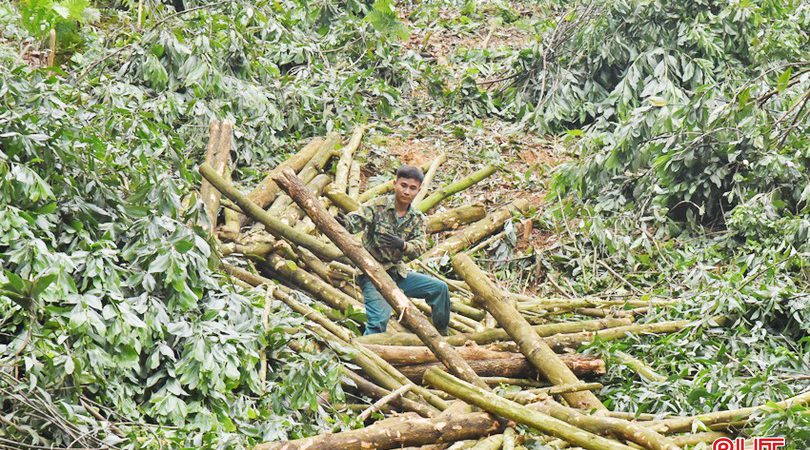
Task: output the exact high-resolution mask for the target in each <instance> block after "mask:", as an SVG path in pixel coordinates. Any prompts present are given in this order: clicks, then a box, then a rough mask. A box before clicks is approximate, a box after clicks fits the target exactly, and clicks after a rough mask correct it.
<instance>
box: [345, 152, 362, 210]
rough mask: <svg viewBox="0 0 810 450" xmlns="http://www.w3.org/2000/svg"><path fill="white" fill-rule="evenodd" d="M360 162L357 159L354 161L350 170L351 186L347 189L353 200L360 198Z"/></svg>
mask: <svg viewBox="0 0 810 450" xmlns="http://www.w3.org/2000/svg"><path fill="white" fill-rule="evenodd" d="M360 175H361V170H360V163H359V162H357V161H352V168H351V171H349V188H348V189H347V193H348V194H349V197H350V198H351V199H352V200H355V201H357V199H358V198H360Z"/></svg>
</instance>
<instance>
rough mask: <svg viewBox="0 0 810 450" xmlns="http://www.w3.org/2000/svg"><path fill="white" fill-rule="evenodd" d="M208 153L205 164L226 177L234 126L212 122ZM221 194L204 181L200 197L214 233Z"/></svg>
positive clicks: (210, 228) (225, 122)
mask: <svg viewBox="0 0 810 450" xmlns="http://www.w3.org/2000/svg"><path fill="white" fill-rule="evenodd" d="M208 131H209V133H208V151H207V152H206V154H205V163H206V164H208V165H210V166H211V167H213V168H214V171H215V172H216V173H217V174H218V175H220V176H225V171H226V169H227V166H228V159H229V158H230V155H231V142H232V141H233V124H232V123H231V122H228V121H224V122H222V123H221V124H220V123H219V122H211V125H210V126H209V128H208ZM220 196H221V194H220V192H219V191H218V190H217V189H216V188H214V186H212V185H211V183H210V182H209V181H208V180H206V179H203V181H202V186H201V187H200V197H202V201H203V204H204V205H205V214H206V216H207V218H208V227H209V230H210V231H211V232H212V233H213V232H214V230H215V229H216V227H217V214H218V213H219V199H220Z"/></svg>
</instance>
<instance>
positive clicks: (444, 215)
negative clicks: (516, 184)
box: [323, 185, 487, 234]
mask: <svg viewBox="0 0 810 450" xmlns="http://www.w3.org/2000/svg"><path fill="white" fill-rule="evenodd" d="M323 195H324V196H325V197H326V198H328V199H329V200H330V201H331V202H332V203H334V204H335V206H337V207H338V208H340V209H341V210H342V211H343V212H347V213H350V212H354V211H357V210H358V209H360V203H358V202H357V201H355V200H354V199H352V198H351V197H350V196H348V195H346V194H344V193H342V192H340V191H339V190H338V189H336V188H334V187H332V185H330V186H327V187H326V188H325V189H324V190H323ZM486 215H487V210H486V208H485V207H484V205H482V204H480V203H475V204H472V205H466V206H461V207H458V208H453V209H450V210H447V211H442V212H439V213H436V214H432V215H430V216H428V217H427V220H426V221H425V225H426V227H427V232H428V233H431V234H432V233H439V232H442V231H447V230H455V229H457V228H458V227H460V226H462V225H466V224H468V223H471V222H476V221H479V220H481V219H483V218H484V217H486Z"/></svg>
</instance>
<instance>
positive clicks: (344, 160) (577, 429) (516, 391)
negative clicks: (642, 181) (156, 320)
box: [199, 122, 810, 450]
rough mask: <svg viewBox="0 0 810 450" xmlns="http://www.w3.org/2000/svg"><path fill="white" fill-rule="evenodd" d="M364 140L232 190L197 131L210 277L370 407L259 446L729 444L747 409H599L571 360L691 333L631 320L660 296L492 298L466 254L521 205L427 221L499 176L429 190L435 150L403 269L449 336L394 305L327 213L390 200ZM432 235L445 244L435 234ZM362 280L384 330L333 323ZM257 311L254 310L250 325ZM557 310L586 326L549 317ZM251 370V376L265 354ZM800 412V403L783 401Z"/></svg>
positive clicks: (610, 448)
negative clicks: (223, 278)
mask: <svg viewBox="0 0 810 450" xmlns="http://www.w3.org/2000/svg"><path fill="white" fill-rule="evenodd" d="M364 132H365V129H364V128H363V127H360V128H357V129H356V130H355V131H354V133H353V134H352V136H351V137H350V138H349V139H348V140H347V142H345V144H344V142H343V140H342V139H341V137H340V136H339V135H337V134H330V135H328V136H326V137H323V138H315V139H313V140H311V141H310V142H309V143H308V144H307V145H305V146H304V147H303V149H302V150H301V151H300V152H298V153H297V154H295V155H293V156H292V157H290V158H289V159H287V160H286V161H284V162H283V163H281V164H279V165H278V166H277V167H276V168H274V169H273V170H271V171H270V173H269V174H268V175H267V176H266V178H264V180H263V181H262V182H261V183H260V184H259V185H258V186H256V187H255V188H254V189H253V190H252V191H250V192H249V193H248V194H243V193H242V192H240V191H239V190H238V189H236V188H235V187H234V186H233V185H232V184H231V183H230V181H229V173H230V172H229V170H228V156H229V153H230V149H231V146H232V138H231V134H232V126H231V125H230V124H229V123H227V122H223V123H213V124H211V127H210V143H209V147H208V153H207V156H206V162H205V163H204V164H202V165H201V166H200V168H199V171H200V173H201V174H202V175H203V177H204V181H203V185H202V187H201V196H202V200H203V202H204V204H205V208H206V212H207V214H208V219H207V223H206V224H205V226H207V227H209V228H210V230H211V232H212V234H213V235H215V236H217V238H218V240H219V241H220V242H221V245H220V250H221V252H222V254H223V255H227V256H228V258H226V260H225V261H235V262H233V263H231V262H223V264H222V269H223V270H224V271H225V272H227V273H228V274H230V275H231V276H232V277H233V278H234V279H235V280H237V281H238V282H240V283H245V284H246V285H250V286H254V287H256V288H259V289H262V290H264V291H266V295H267V297H266V298H268V299H274V300H276V301H279V302H281V303H283V304H285V305H286V306H287V307H289V308H290V309H292V310H293V311H295V312H297V313H299V314H300V315H301V316H303V317H305V318H306V321H305V322H304V326H305V327H306V328H307V329H308V330H309V331H310V332H311V333H312V334H314V335H315V336H318V337H319V338H320V339H321V342H322V343H323V345H329V346H330V347H332V348H333V349H335V351H336V352H337V354H338V355H339V356H340V358H342V359H344V360H345V361H346V362H350V363H351V364H352V365H353V366H354V367H358V368H359V369H357V370H350V369H349V368H347V367H343V368H342V371H343V375H344V377H343V383H344V387H345V389H346V390H347V391H352V392H356V393H358V394H362V395H363V396H365V397H368V398H370V399H372V400H373V403H371V402H370V404H363V405H345V406H346V408H349V409H356V410H359V411H361V412H359V415H358V417H359V419H360V420H359V421H360V422H363V423H364V424H365V425H366V426H365V427H364V428H360V429H355V430H351V431H344V432H338V433H328V434H323V435H319V436H313V437H309V438H305V439H299V440H293V441H285V442H269V443H264V444H260V445H259V446H257V449H262V450H271V449H272V450H276V449H321V450H323V449H341V450H346V449H390V448H421V449H443V448H452V449H462V448H463V449H476V450H483V449H490V450H494V449H501V448H502V449H508V450H511V449H519V448H524V446H523V444H524V443H525V442H526V439H529V438H530V439H531V440H532V441H533V442H535V443H538V444H537V445H540V444H542V445H544V446H545V447H546V448H584V449H592V450H629V449H634V448H643V449H651V450H676V449H681V448H685V447H688V446H691V445H695V444H697V443H701V442H711V441H713V440H715V439H718V438H721V437H725V436H728V435H729V434H728V433H730V432H733V430H734V429H735V427H739V426H741V425H744V424H745V423H746V422H747V420H748V418H749V417H750V416H751V415H752V414H754V413H756V412H757V411H758V409H759V408H747V409H742V410H736V411H721V412H714V413H709V414H705V415H701V416H696V417H660V416H654V415H647V414H633V413H632V412H619V411H610V410H608V408H606V407H605V406H604V405H603V404H602V402H601V401H600V399H599V398H598V397H597V395H595V394H594V391H595V390H599V389H600V388H602V385H601V384H599V383H598V382H595V381H596V380H597V379H598V377H599V376H600V375H601V374H604V372H605V363H604V361H602V360H601V359H599V358H597V357H594V356H590V355H584V354H577V353H576V352H575V350H576V349H577V348H579V347H580V346H581V345H582V344H583V343H587V342H590V341H592V340H594V339H595V338H596V337H597V336H598V338H599V339H601V340H603V341H604V340H613V339H622V338H625V337H627V336H629V335H632V334H644V333H672V332H677V331H680V330H683V329H684V328H686V327H689V326H690V322H688V321H672V322H656V323H647V324H637V323H634V316H635V313H641V312H645V311H647V310H648V309H650V308H655V307H660V306H666V305H670V304H672V303H673V302H672V301H671V300H663V299H645V300H639V299H629V300H621V301H617V300H611V299H601V298H579V299H570V298H556V299H555V298H533V297H528V296H525V295H519V294H515V293H511V292H506V291H504V290H502V289H501V288H500V287H499V286H498V285H497V283H495V282H494V281H493V279H492V277H491V276H490V275H489V274H487V273H485V272H484V271H483V270H482V269H481V268H479V267H478V266H477V265H476V262H475V261H474V260H473V259H472V258H471V257H470V256H469V255H470V254H471V253H472V252H470V251H469V249H470V248H475V247H477V244H478V245H480V243H481V242H482V241H484V242H485V240H486V239H487V238H488V236H491V235H493V234H495V233H497V232H499V231H500V230H502V229H503V227H504V224H505V223H506V222H507V221H508V220H510V219H512V218H513V217H516V216H521V215H523V214H526V213H528V212H529V210H530V206H531V205H529V204H528V202H527V201H525V200H522V199H515V200H514V201H513V202H512V203H510V204H508V205H504V206H502V207H500V208H497V209H495V210H493V211H487V210H486V208H485V207H484V206H483V205H481V204H471V205H466V206H461V207H458V208H454V209H446V210H442V211H439V210H437V206H438V205H439V204H440V203H441V202H442V201H443V200H444V199H446V198H448V197H450V196H452V195H454V194H456V193H458V192H460V191H463V190H464V189H466V188H468V187H469V186H472V185H473V184H475V183H477V182H479V181H481V180H483V179H484V178H486V177H489V176H491V175H493V174H494V173H496V172H497V169H496V168H495V167H493V166H486V167H484V168H483V169H481V170H478V171H477V172H475V173H473V174H471V175H469V176H467V177H465V178H463V179H461V180H459V181H455V182H453V183H450V184H448V185H446V186H442V187H440V188H437V189H433V186H432V184H433V183H432V181H433V178H434V175H435V174H436V170H437V168H438V167H439V165H440V164H442V163H443V162H444V161H445V159H446V156H445V155H444V154H441V155H439V156H438V157H436V158H435V159H434V160H433V161H432V162H431V163H430V164H429V165H427V166H426V167H423V169H424V170H425V172H426V177H425V181H424V182H423V184H422V190H421V191H420V193H419V196H418V197H417V200H416V201H415V202H414V205H415V207H416V208H417V209H419V210H420V211H422V212H425V213H429V215H428V224H427V227H428V232H429V233H431V235H432V236H433V238H434V239H436V240H438V239H437V238H436V236H442V238H441V239H440V242H437V243H436V244H435V245H433V247H432V248H431V249H430V250H429V251H428V252H426V253H425V254H424V255H422V257H420V258H419V259H416V260H414V261H411V262H410V264H411V266H412V267H413V268H414V269H418V270H420V271H423V272H427V273H430V274H432V275H434V276H436V277H439V278H441V279H443V280H445V281H446V282H447V283H448V285H449V287H450V289H451V293H452V296H451V298H452V312H451V319H450V336H449V337H442V336H441V335H439V333H438V332H437V331H436V329H435V328H434V327H433V326H432V324H431V323H430V320H429V319H427V317H426V316H425V312H426V311H428V312H429V307H428V306H427V305H426V304H425V302H424V301H422V300H418V299H410V298H407V297H406V296H405V295H404V294H403V293H402V292H401V291H400V290H399V289H398V288H397V287H396V284H395V283H394V282H393V280H391V278H390V277H389V276H388V274H387V273H386V272H385V271H384V270H383V268H382V267H381V266H380V265H379V264H378V263H377V262H376V261H375V260H374V259H373V258H372V257H371V255H370V254H368V253H367V252H366V250H365V249H364V248H363V247H362V245H361V244H360V243H359V241H358V239H357V237H356V236H352V235H350V234H349V233H348V232H346V230H345V229H343V228H342V227H341V226H340V225H339V224H338V223H337V221H336V220H335V219H334V217H333V216H334V215H335V214H336V213H337V212H338V211H344V212H350V211H354V210H356V209H357V208H358V207H359V206H360V205H362V204H363V203H364V202H367V201H369V200H371V199H373V198H375V197H377V196H379V195H383V194H385V193H387V192H389V191H391V189H392V183H391V182H386V183H382V184H379V185H376V186H372V187H370V188H368V189H366V190H365V191H363V192H361V189H360V187H361V182H360V165H359V163H358V162H357V161H356V160H355V158H354V155H355V153H356V151H357V149H358V148H359V146H360V145H361V142H362V138H363V135H364ZM333 161H334V164H330V163H332V162H333ZM330 167H334V168H335V169H334V175H333V174H331V173H329V172H330V171H331V170H329V169H327V168H330ZM220 219H222V220H220ZM253 223H255V224H256V225H253V226H251V224H253ZM440 232H444V234H443V235H436V233H440ZM465 250H468V252H467V253H465ZM437 258H446V260H449V261H450V262H451V263H452V269H453V272H454V275H453V276H452V278H450V277H449V276H445V275H443V274H441V273H439V272H438V271H437V270H436V269H434V268H433V266H432V265H431V264H430V262H431V260H435V259H437ZM360 273H365V274H366V275H367V276H368V277H369V279H370V280H371V281H372V283H374V285H375V286H376V287H377V289H378V290H379V291H380V293H381V294H382V295H383V297H384V298H385V299H386V301H388V302H389V303H390V304H391V306H392V307H393V309H394V314H395V316H396V319H393V318H392V320H391V322H389V331H388V333H384V334H377V335H371V336H361V335H360V332H359V331H358V330H357V329H356V327H349V326H344V324H345V323H348V321H346V320H345V318H346V317H352V316H354V317H356V314H354V313H356V312H361V311H362V310H363V306H362V295H361V293H360V290H359V288H358V286H357V284H356V282H355V280H356V277H357V276H358V275H359V274H360ZM270 305H271V302H270V301H268V302H267V305H266V306H267V308H266V309H265V312H264V317H263V321H264V323H267V316H268V314H269V311H270ZM571 312H575V313H577V316H579V317H581V316H592V317H593V318H591V319H588V320H577V321H571V320H570V319H569V320H568V321H560V320H559V319H557V317H559V316H560V315H562V314H565V313H571ZM569 316H570V315H569ZM717 322H722V319H720V318H718V319H717ZM289 346H290V348H292V349H293V350H294V351H298V352H306V351H318V349H312V348H308V347H307V346H305V345H303V344H302V343H300V342H298V341H294V340H292V341H290V342H289ZM617 357H619V359H620V360H621V363H622V364H625V365H627V366H628V367H630V368H631V369H632V370H634V371H635V372H636V373H637V374H638V376H640V377H642V378H644V379H646V380H649V381H650V382H663V381H666V377H663V376H662V375H660V374H658V373H656V372H655V371H653V370H652V369H651V368H650V367H648V366H646V365H645V364H644V363H643V362H642V361H640V360H638V359H636V358H633V357H631V356H630V355H625V354H622V355H618V356H617ZM261 364H262V366H261V370H260V376H261V377H262V378H265V377H266V366H267V364H266V357H265V355H262V362H261ZM581 379H585V380H586V381H582V380H581ZM262 381H264V380H262ZM807 402H810V393H805V394H802V395H800V396H798V397H794V398H792V399H789V400H786V401H785V402H782V404H783V405H786V404H798V403H807ZM771 407H772V406H771ZM763 408H764V407H763ZM695 430H698V432H695ZM537 448H539V447H537Z"/></svg>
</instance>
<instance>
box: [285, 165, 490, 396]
mask: <svg viewBox="0 0 810 450" xmlns="http://www.w3.org/2000/svg"><path fill="white" fill-rule="evenodd" d="M276 182H277V183H278V184H279V185H280V186H281V187H282V188H283V189H284V190H285V191H286V192H287V194H288V195H289V196H290V197H292V198H293V199H294V200H295V202H296V203H297V204H298V206H300V207H301V209H303V210H304V211H306V212H307V215H308V216H309V217H310V218H311V219H312V221H313V222H315V224H316V225H317V226H318V229H320V230H321V232H323V234H325V235H326V236H328V237H329V239H331V240H332V242H334V243H335V244H336V245H337V246H338V247H339V248H340V249H341V250H343V252H344V253H345V254H346V256H348V257H349V258H350V259H351V260H352V261H353V262H354V263H355V264H356V265H357V266H358V267H359V268H360V269H362V270H363V272H364V273H365V274H366V276H368V278H369V280H370V281H371V282H372V283H373V284H374V286H375V287H376V288H377V290H378V291H379V292H380V294H382V296H383V298H384V299H385V300H386V301H387V302H388V303H389V304H390V305H391V307H392V308H393V309H394V311H396V314H397V315H398V316H399V317H401V319H402V321H403V322H404V323H405V324H406V325H407V326H408V328H410V329H411V330H412V331H414V333H416V335H417V336H419V338H420V339H421V340H422V342H424V343H425V345H427V346H428V347H430V349H431V350H432V351H433V352H434V353H435V354H436V356H437V357H438V358H439V360H441V361H442V363H444V365H445V366H446V367H447V368H448V369H449V370H450V371H451V372H452V373H454V374H456V375H458V376H459V377H460V378H462V379H464V380H467V381H469V382H472V383H475V384H477V385H479V386H482V387H484V388H487V386H486V384H485V383H484V382H483V381H482V380H481V379H480V378H479V377H478V376H477V375H476V374H475V372H474V371H473V370H472V368H470V366H469V364H467V362H466V361H465V360H464V358H462V357H461V356H460V355H459V354H458V352H456V351H455V349H454V348H453V347H452V346H451V345H449V344H447V343H446V342H445V341H444V339H443V338H442V336H441V335H440V334H439V332H438V331H436V328H434V327H433V324H431V323H430V321H429V320H428V319H427V317H425V316H424V314H422V313H421V312H420V311H419V310H418V309H417V308H416V307H415V306H414V305H413V304H412V303H411V302H410V300H409V299H408V297H406V296H405V294H404V293H403V292H402V291H401V290H399V288H398V287H397V285H396V283H394V280H392V279H391V277H390V276H389V275H388V273H386V271H385V270H384V269H383V267H382V266H381V265H380V263H378V262H377V261H376V260H375V259H374V257H372V256H371V254H369V253H368V251H366V249H365V248H363V246H362V244H360V243H359V242H357V241H356V240H355V239H354V238H353V237H352V235H350V234H349V233H348V232H347V231H346V230H345V229H344V228H343V227H341V226H340V224H338V223H337V221H336V220H335V219H334V218H333V217H332V216H330V215H329V213H328V212H327V211H326V210H325V209H324V208H323V206H322V205H321V204H320V202H318V201H317V199H315V198H314V197H313V196H312V195H311V194H310V193H309V192H308V191H307V190H306V187H305V186H304V185H303V184H302V183H301V181H300V180H299V179H298V178H297V177H296V176H295V174H294V173H293V172H292V171H291V170H289V169H287V170H284V171H282V173H281V175H279V176H278V177H276Z"/></svg>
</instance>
